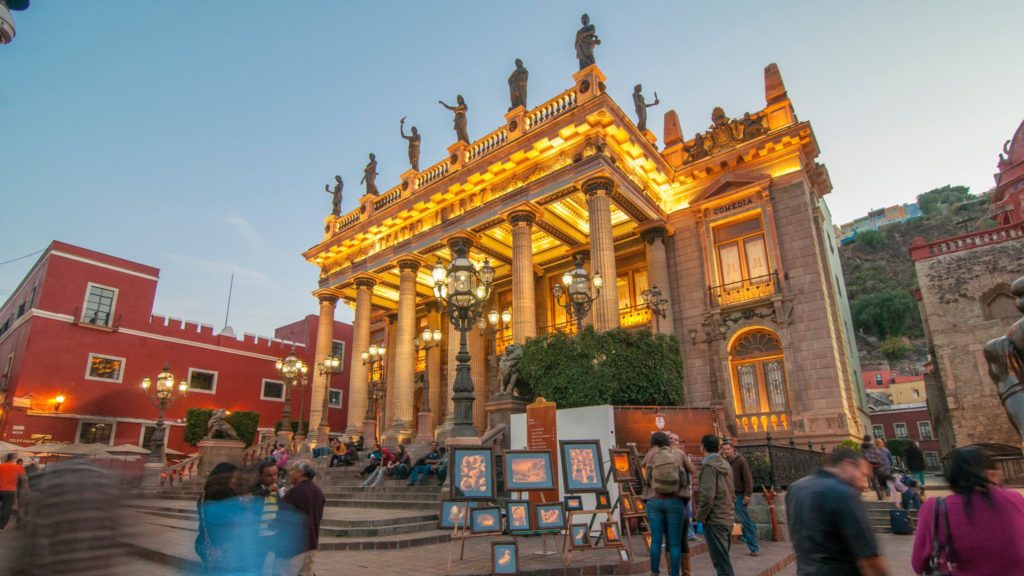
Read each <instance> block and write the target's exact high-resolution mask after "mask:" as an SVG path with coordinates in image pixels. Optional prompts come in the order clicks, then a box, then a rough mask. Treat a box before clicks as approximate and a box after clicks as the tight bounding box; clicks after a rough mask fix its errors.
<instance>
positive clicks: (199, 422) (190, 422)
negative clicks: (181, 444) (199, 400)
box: [185, 408, 260, 446]
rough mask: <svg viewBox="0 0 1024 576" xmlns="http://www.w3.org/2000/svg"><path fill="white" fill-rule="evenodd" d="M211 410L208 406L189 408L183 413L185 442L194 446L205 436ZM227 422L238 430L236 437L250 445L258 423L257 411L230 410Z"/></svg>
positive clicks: (258, 415)
mask: <svg viewBox="0 0 1024 576" xmlns="http://www.w3.org/2000/svg"><path fill="white" fill-rule="evenodd" d="M212 415H213V410H210V409H208V408H189V409H188V412H187V413H186V415H185V442H186V443H187V444H188V445H189V446H195V445H196V444H198V443H199V441H200V440H202V439H203V438H205V437H206V426H207V424H209V422H210V416H212ZM227 422H228V424H231V426H232V427H233V428H234V429H235V432H238V437H239V438H241V439H242V442H245V444H246V446H250V445H252V441H253V439H255V438H256V432H257V429H258V428H259V424H260V414H259V412H232V413H231V414H228V417H227Z"/></svg>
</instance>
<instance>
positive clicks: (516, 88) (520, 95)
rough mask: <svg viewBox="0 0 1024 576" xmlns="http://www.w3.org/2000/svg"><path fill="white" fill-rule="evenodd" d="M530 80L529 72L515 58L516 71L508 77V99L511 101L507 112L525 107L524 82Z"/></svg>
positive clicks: (520, 61) (521, 62)
mask: <svg viewBox="0 0 1024 576" xmlns="http://www.w3.org/2000/svg"><path fill="white" fill-rule="evenodd" d="M529 78H530V71H529V70H527V69H526V67H524V66H523V61H522V60H520V59H519V58H516V69H515V70H513V71H512V75H511V76H509V77H508V97H509V100H510V101H511V105H510V106H509V107H508V109H509V110H512V109H513V108H516V107H518V106H522V107H523V108H525V107H526V82H527V80H529Z"/></svg>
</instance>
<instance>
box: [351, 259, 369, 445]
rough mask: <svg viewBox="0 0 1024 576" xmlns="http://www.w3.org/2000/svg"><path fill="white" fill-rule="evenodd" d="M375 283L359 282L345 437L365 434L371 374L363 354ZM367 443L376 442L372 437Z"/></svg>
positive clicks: (367, 345) (366, 347)
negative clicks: (367, 371) (367, 390)
mask: <svg viewBox="0 0 1024 576" xmlns="http://www.w3.org/2000/svg"><path fill="white" fill-rule="evenodd" d="M375 284H376V282H374V281H373V280H372V279H371V278H357V279H356V311H355V319H354V320H353V321H352V329H353V330H352V332H353V333H352V350H351V352H350V353H349V358H350V359H351V360H350V363H349V380H348V382H349V385H348V427H347V428H346V429H345V434H346V435H347V436H349V437H350V438H351V437H354V436H360V435H362V433H363V429H362V428H361V426H360V425H361V424H362V423H363V420H364V419H365V418H366V383H367V375H366V366H364V365H363V359H362V357H361V355H362V353H363V352H365V351H366V350H367V349H368V348H369V347H370V312H371V308H372V307H373V302H372V299H373V287H374V285H375ZM366 441H367V442H369V441H372V438H368V439H367V440H366Z"/></svg>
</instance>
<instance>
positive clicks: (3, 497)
mask: <svg viewBox="0 0 1024 576" xmlns="http://www.w3.org/2000/svg"><path fill="white" fill-rule="evenodd" d="M16 494H17V492H13V491H12V492H0V530H3V529H4V528H6V527H7V522H9V521H10V519H11V512H12V511H13V510H14V497H15V495H16Z"/></svg>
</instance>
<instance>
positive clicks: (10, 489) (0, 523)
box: [0, 452, 25, 532]
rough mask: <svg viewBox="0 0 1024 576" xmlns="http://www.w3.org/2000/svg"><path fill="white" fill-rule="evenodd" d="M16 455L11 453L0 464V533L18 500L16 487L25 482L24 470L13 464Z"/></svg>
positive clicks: (19, 465)
mask: <svg viewBox="0 0 1024 576" xmlns="http://www.w3.org/2000/svg"><path fill="white" fill-rule="evenodd" d="M17 457H18V454H17V453H16V452H11V453H10V454H8V455H7V456H6V457H5V458H4V462H3V464H0V532H3V531H4V529H5V528H6V527H7V523H8V522H9V521H10V519H11V514H12V513H13V510H14V503H15V501H16V500H17V498H18V487H19V486H21V484H22V482H24V480H25V468H24V467H23V466H22V465H21V464H18V463H17V462H15V460H16V459H17Z"/></svg>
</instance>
